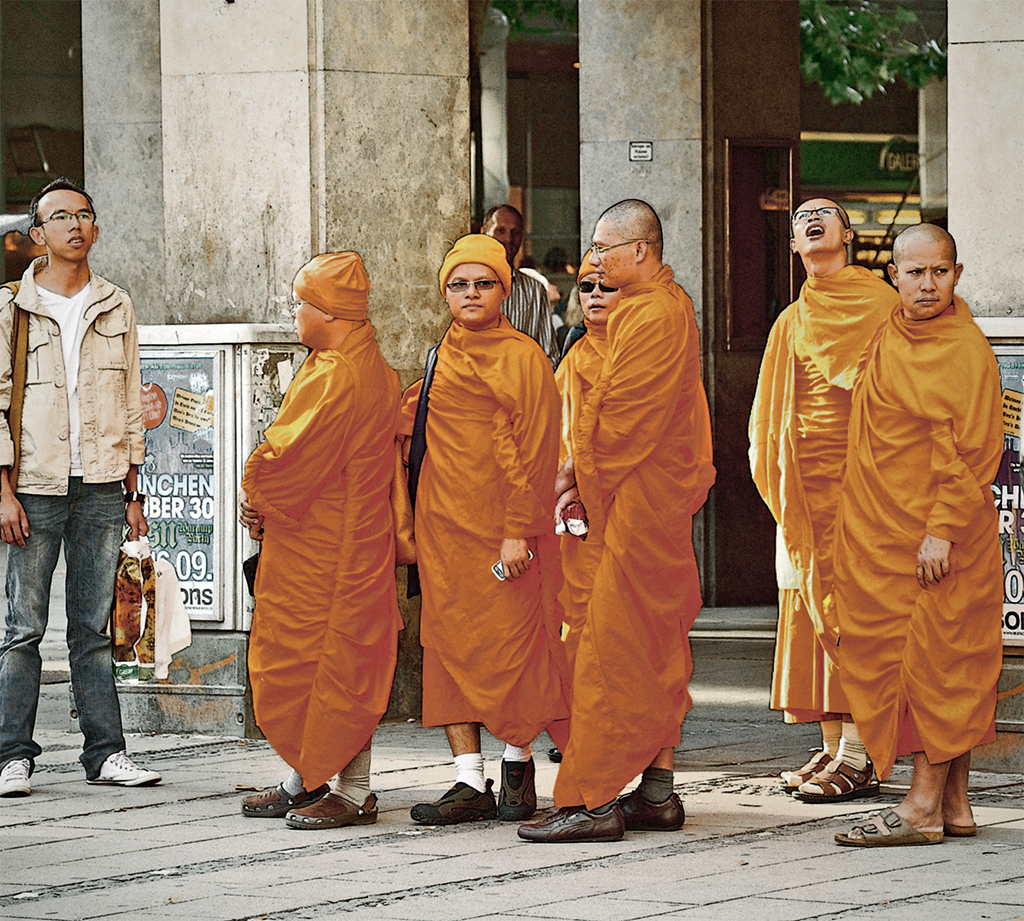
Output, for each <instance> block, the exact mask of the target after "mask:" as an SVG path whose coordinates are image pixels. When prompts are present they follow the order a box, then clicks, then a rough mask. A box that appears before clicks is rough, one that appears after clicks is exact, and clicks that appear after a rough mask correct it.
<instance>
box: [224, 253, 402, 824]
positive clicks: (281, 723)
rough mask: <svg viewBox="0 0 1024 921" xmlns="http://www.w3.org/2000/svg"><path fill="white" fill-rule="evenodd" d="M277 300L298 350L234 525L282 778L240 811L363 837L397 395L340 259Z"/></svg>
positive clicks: (388, 668)
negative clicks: (283, 765) (254, 548)
mask: <svg viewBox="0 0 1024 921" xmlns="http://www.w3.org/2000/svg"><path fill="white" fill-rule="evenodd" d="M293 288H294V296H295V300H296V304H295V306H294V308H293V311H292V316H293V317H294V321H295V329H296V332H297V334H298V337H299V340H300V341H301V342H302V343H303V344H304V345H307V346H309V347H310V348H311V349H312V350H313V351H312V353H311V354H310V356H309V357H308V358H307V359H306V362H305V364H303V366H302V368H300V369H299V372H298V374H296V376H295V379H294V380H293V381H292V384H291V386H290V387H289V388H288V392H287V393H286V394H285V397H284V401H283V403H282V404H281V409H280V412H279V413H278V415H277V418H276V419H275V421H274V423H273V425H271V426H270V427H269V428H268V429H267V432H266V441H264V443H263V444H261V445H260V446H259V447H258V448H257V449H256V450H255V451H254V452H253V453H252V455H251V456H250V457H249V460H248V462H247V463H246V466H245V476H244V478H243V480H242V493H241V495H240V497H239V502H240V505H241V519H242V523H243V524H244V525H246V526H247V527H248V528H249V530H250V533H251V534H253V536H255V537H257V539H262V550H261V554H260V563H259V570H258V572H257V576H256V590H255V594H256V614H255V617H254V619H253V627H252V636H251V640H250V646H249V678H250V681H251V684H252V689H253V704H254V706H255V710H256V722H257V723H258V725H259V727H260V729H261V730H262V731H263V733H264V735H265V736H266V737H267V740H268V741H269V742H270V744H271V745H273V747H274V749H275V750H276V751H277V753H278V754H279V755H280V756H281V757H282V758H283V759H284V760H285V761H286V762H287V763H288V764H289V765H290V766H291V767H292V769H293V771H292V776H291V777H289V778H288V779H287V780H286V781H285V782H284V783H283V784H280V785H279V786H277V787H273V788H271V789H268V790H264V791H263V792H262V793H258V794H255V795H254V796H249V797H246V798H245V799H244V800H243V801H242V812H243V813H244V814H245V815H247V816H253V817H273V816H285V818H286V821H287V823H288V824H289V825H291V826H294V827H296V828H336V827H339V826H343V825H365V824H370V823H372V822H375V821H376V819H377V808H376V797H375V796H374V794H373V793H371V792H370V739H371V737H372V735H373V730H374V729H375V728H376V726H377V723H378V722H379V721H380V718H381V716H383V714H384V711H385V710H386V709H387V704H388V696H389V695H390V693H391V681H392V678H393V676H394V671H395V662H396V658H397V645H398V631H399V630H400V629H401V627H402V620H401V616H400V614H399V612H398V598H397V595H396V591H395V578H394V577H395V572H394V570H395V544H394V533H393V526H392V514H391V503H390V487H391V480H392V477H393V475H394V457H395V455H394V441H395V434H396V428H397V424H398V410H399V400H400V396H401V388H400V387H399V383H398V377H397V375H396V374H395V373H394V371H392V370H391V369H390V368H389V367H388V366H387V365H386V364H385V363H384V359H383V357H382V356H381V354H380V349H378V347H377V342H376V339H375V336H374V330H373V327H372V326H371V325H370V323H369V322H368V321H367V319H366V308H367V297H368V292H369V290H370V282H369V279H368V278H367V277H366V271H365V269H364V268H363V263H362V260H361V259H360V258H359V256H358V255H357V254H356V253H331V254H325V255H320V256H317V257H315V258H314V259H313V260H312V261H311V262H309V263H308V264H307V265H305V266H304V267H303V268H302V269H300V270H299V273H298V274H297V275H296V276H295V281H294V283H293ZM339 771H340V773H339ZM335 774H337V775H338V776H337V777H336V778H335V780H334V783H333V785H332V789H331V790H330V792H328V784H327V783H326V781H328V780H329V779H330V778H331V777H332V776H333V775H335Z"/></svg>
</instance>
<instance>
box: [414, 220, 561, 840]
mask: <svg viewBox="0 0 1024 921" xmlns="http://www.w3.org/2000/svg"><path fill="white" fill-rule="evenodd" d="M438 281H439V283H440V287H441V292H442V294H443V295H444V297H445V300H446V301H447V302H448V308H449V310H451V313H452V318H453V322H452V325H451V326H450V327H449V329H448V331H447V332H446V333H445V336H444V339H443V340H442V342H441V345H440V347H439V348H438V352H437V365H436V370H435V372H434V376H433V381H432V383H431V384H430V389H429V391H428V394H429V400H430V402H429V413H428V415H427V417H426V442H427V450H426V454H425V456H424V460H423V466H422V469H421V474H420V478H419V482H418V488H417V491H416V509H415V514H416V557H417V565H418V567H419V574H420V581H421V585H422V590H423V609H422V616H421V621H420V640H421V643H422V644H423V725H424V726H444V727H445V732H446V734H447V737H448V743H449V745H450V747H451V751H452V756H453V758H454V762H455V784H454V786H452V788H451V789H450V790H448V791H447V792H446V793H445V794H444V795H443V796H441V797H440V798H439V799H437V800H435V801H434V802H431V803H419V804H417V805H416V806H414V807H413V808H412V818H413V820H414V821H415V822H419V823H421V824H425V825H445V824H451V823H455V822H469V821H476V820H480V819H492V818H495V816H497V818H499V819H503V820H506V821H520V822H521V821H523V820H525V819H527V818H529V817H530V816H531V815H533V813H534V811H535V809H536V805H537V794H536V787H535V782H534V773H535V771H534V761H533V757H532V744H533V741H534V739H536V737H537V736H538V735H539V734H540V732H541V731H542V730H544V729H545V728H546V727H548V726H549V725H550V724H551V723H552V722H553V721H555V720H559V719H564V717H565V716H566V715H567V710H566V704H565V699H566V695H567V692H568V689H567V686H566V685H567V677H566V675H565V652H564V650H563V648H562V644H561V642H560V640H559V628H560V627H561V622H562V616H561V610H560V608H559V607H558V603H557V600H556V598H557V593H558V589H559V587H560V585H561V580H562V579H561V577H562V573H561V565H560V562H559V558H558V539H557V538H556V537H555V535H554V529H553V527H552V523H551V510H552V506H553V504H554V499H555V494H554V491H555V473H556V470H557V468H558V392H557V390H556V388H555V379H554V375H553V374H552V373H551V367H550V365H549V364H548V362H547V360H546V359H545V357H544V355H543V353H542V352H541V351H540V350H539V349H538V348H537V345H536V343H534V342H533V341H532V340H531V339H529V338H528V337H527V336H526V335H524V334H523V333H521V332H519V331H518V330H517V329H515V328H514V327H513V326H512V325H511V324H510V323H509V321H508V319H507V318H506V317H505V316H504V315H503V314H502V302H503V301H504V299H505V296H506V295H507V294H508V291H509V287H510V285H511V268H510V266H509V265H508V262H507V261H506V259H505V251H504V249H503V248H502V246H501V244H500V243H499V242H498V241H496V240H493V239H492V238H490V237H488V236H485V235H483V234H469V235H468V236H465V237H462V238H461V239H460V240H458V241H456V243H455V245H454V246H453V247H452V249H451V250H450V251H449V253H448V254H447V256H446V257H445V259H444V263H443V264H442V266H441V270H440V272H439V273H438ZM421 387H422V382H420V383H419V384H414V385H413V386H412V387H411V388H410V389H409V391H408V392H407V393H406V397H405V408H404V410H403V421H402V423H401V429H400V430H401V431H402V433H403V434H404V435H411V434H412V432H413V426H414V417H415V414H416V408H417V405H418V403H419V399H420V392H421ZM481 725H482V726H484V727H485V728H486V729H487V730H488V731H489V732H490V733H491V735H493V736H494V737H495V738H497V739H500V740H501V741H502V742H504V743H505V751H504V754H503V757H502V762H501V791H500V795H499V797H498V801H497V803H496V802H495V798H494V794H493V793H492V792H491V784H492V782H491V780H489V779H486V780H485V777H484V761H483V755H482V753H481V748H480V727H481ZM557 741H558V740H556V742H557Z"/></svg>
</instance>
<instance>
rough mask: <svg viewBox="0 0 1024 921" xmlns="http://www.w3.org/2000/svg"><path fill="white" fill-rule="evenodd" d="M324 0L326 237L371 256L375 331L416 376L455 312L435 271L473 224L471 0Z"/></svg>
mask: <svg viewBox="0 0 1024 921" xmlns="http://www.w3.org/2000/svg"><path fill="white" fill-rule="evenodd" d="M302 5H303V6H304V5H305V0H303V4H302ZM317 5H318V6H319V7H320V8H321V9H322V21H321V23H320V24H316V23H314V24H313V29H312V30H311V39H312V41H313V46H312V48H311V54H313V55H314V61H313V63H315V64H316V78H315V80H314V81H313V82H312V83H311V85H310V100H311V103H310V109H311V114H312V121H313V124H314V125H316V124H320V125H322V148H321V146H320V141H319V140H318V133H317V132H316V131H314V132H313V136H314V144H313V168H312V181H313V187H314V200H313V206H314V210H315V213H316V214H318V215H321V216H322V222H323V224H322V228H321V230H320V238H321V239H323V241H324V247H325V248H326V249H331V250H338V249H354V250H357V251H358V252H360V253H361V254H362V256H363V259H364V260H365V262H366V268H367V271H368V272H369V274H370V279H371V281H372V283H373V291H372V292H371V294H370V319H371V320H372V321H373V324H374V326H376V328H377V339H378V341H379V342H380V345H381V349H382V350H383V352H384V357H385V358H386V359H387V360H388V362H389V364H390V365H391V366H392V367H393V368H394V369H395V370H396V371H398V373H399V375H400V376H401V378H402V382H403V384H408V383H411V382H412V381H413V380H415V379H416V378H418V377H421V376H422V373H423V359H424V358H425V356H426V352H427V349H428V348H429V346H430V345H432V344H433V343H435V342H436V341H437V340H438V338H439V337H440V335H441V333H442V332H443V331H444V329H445V328H446V327H447V325H448V323H449V322H450V320H451V314H450V313H449V312H448V308H447V306H446V305H445V303H444V300H443V299H442V298H441V294H440V292H439V291H438V287H437V270H438V267H439V266H440V265H441V260H442V259H443V258H444V254H445V253H446V252H447V251H448V249H449V248H450V246H451V244H452V243H453V242H454V241H455V239H456V238H457V237H459V236H461V235H462V234H463V233H466V232H467V231H468V230H469V202H470V194H469V193H470V186H469V181H470V180H469V82H468V69H469V63H468V62H469V18H468V8H467V3H466V0H431V2H430V3H409V2H407V0H375V2H373V3H366V2H364V0H317ZM261 9H262V6H261ZM289 280H290V279H289Z"/></svg>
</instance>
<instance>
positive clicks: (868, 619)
mask: <svg viewBox="0 0 1024 921" xmlns="http://www.w3.org/2000/svg"><path fill="white" fill-rule="evenodd" d="M953 304H954V312H953V313H951V314H945V315H943V316H940V317H936V318H934V319H931V320H925V321H920V322H914V321H911V320H907V319H905V318H904V317H903V314H902V312H901V311H900V310H896V311H895V312H894V313H893V314H892V316H891V317H890V319H889V322H888V323H887V324H886V325H885V326H884V327H883V328H882V329H881V330H880V331H879V333H878V336H877V337H876V340H875V341H874V342H873V343H872V344H871V346H870V347H869V350H868V356H867V365H866V368H865V372H864V376H863V378H862V380H861V382H860V383H859V384H858V387H857V391H856V393H855V395H854V402H853V414H852V416H851V419H850V449H849V454H848V456H847V467H846V479H845V482H844V484H843V491H842V498H841V500H840V505H839V516H838V519H837V522H836V549H835V557H836V591H837V595H838V602H839V603H838V609H839V610H838V614H839V628H840V635H841V642H840V645H839V665H840V668H841V670H842V679H843V686H844V687H845V689H846V693H847V695H848V696H849V698H850V703H851V706H852V712H853V718H854V721H855V722H856V723H857V728H858V729H859V730H860V734H861V737H862V738H863V739H864V744H865V745H866V746H867V750H868V753H869V754H870V755H871V758H872V760H873V761H874V762H875V767H876V769H877V770H878V774H879V776H880V777H882V778H885V777H887V776H888V774H889V772H890V770H891V769H892V766H893V762H894V761H895V759H896V757H897V755H902V754H909V753H911V752H917V751H923V752H924V753H925V754H926V755H927V757H928V761H929V762H930V763H931V764H937V763H940V762H943V761H949V760H950V759H952V758H956V757H958V756H959V755H962V754H963V753H965V752H968V751H970V750H971V749H972V748H973V747H974V746H976V745H978V744H980V743H982V742H987V741H991V740H992V739H994V738H995V722H994V720H995V704H996V682H997V680H998V678H999V671H1000V668H1001V665H1002V635H1001V620H1002V600H1003V580H1002V574H1003V562H1002V550H1001V547H1000V544H999V534H998V516H997V510H996V506H995V503H994V501H993V497H992V490H991V483H992V480H993V478H994V477H995V473H996V470H997V468H998V466H999V462H1000V459H1001V456H1002V450H1003V422H1002V397H1001V390H1000V383H999V369H998V366H997V364H996V360H995V356H994V355H993V354H992V349H991V347H990V346H989V344H988V342H987V341H986V339H985V336H984V335H983V334H982V332H981V330H979V329H978V327H977V325H975V323H974V320H973V318H972V316H971V313H970V311H969V310H968V309H967V305H966V304H964V302H963V301H962V300H960V298H959V297H957V298H955V299H954V302H953ZM926 533H928V534H932V535H934V536H935V537H941V538H943V539H945V540H949V541H952V542H953V548H952V550H951V552H950V557H949V562H950V574H949V575H948V576H946V578H944V579H943V580H942V581H941V582H940V583H939V584H938V585H937V586H936V585H930V586H929V588H928V589H922V588H921V587H920V585H918V583H917V579H916V577H915V567H916V562H917V553H918V549H919V548H920V546H921V541H922V540H923V539H924V536H925V534H926Z"/></svg>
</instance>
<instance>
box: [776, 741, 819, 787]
mask: <svg viewBox="0 0 1024 921" xmlns="http://www.w3.org/2000/svg"><path fill="white" fill-rule="evenodd" d="M831 763H832V756H831V755H830V754H829V753H828V752H827V751H816V752H815V753H814V754H812V755H811V760H810V761H808V762H807V764H805V765H804V766H803V767H801V768H797V769H796V770H795V771H783V772H782V773H781V774H779V777H781V778H782V785H783V786H784V787H786V789H788V790H795V789H796V788H797V787H799V786H800V784H802V783H807V781H808V780H810V779H811V778H812V777H813V776H814V775H815V774H817V773H818V772H819V771H823V770H824V769H825V768H826V767H827V766H828V765H829V764H831Z"/></svg>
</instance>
